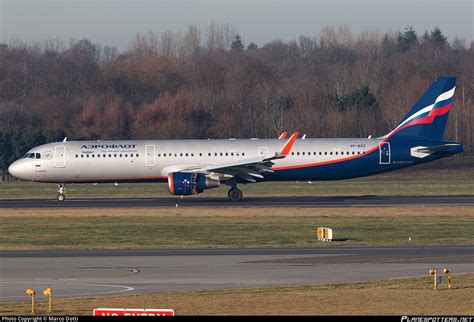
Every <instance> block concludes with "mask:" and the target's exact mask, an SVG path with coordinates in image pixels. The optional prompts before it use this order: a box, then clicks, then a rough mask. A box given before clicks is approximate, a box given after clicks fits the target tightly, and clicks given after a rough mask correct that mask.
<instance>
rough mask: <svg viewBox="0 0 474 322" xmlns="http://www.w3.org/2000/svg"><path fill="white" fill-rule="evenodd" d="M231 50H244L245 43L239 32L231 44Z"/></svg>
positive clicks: (236, 51)
mask: <svg viewBox="0 0 474 322" xmlns="http://www.w3.org/2000/svg"><path fill="white" fill-rule="evenodd" d="M231 51H232V52H234V53H242V52H243V51H244V45H243V44H242V39H241V38H240V36H239V35H238V34H237V35H235V39H234V41H233V42H232V45H231Z"/></svg>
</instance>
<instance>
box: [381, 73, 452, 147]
mask: <svg viewBox="0 0 474 322" xmlns="http://www.w3.org/2000/svg"><path fill="white" fill-rule="evenodd" d="M455 89H456V78H455V77H442V78H438V79H437V80H436V81H435V82H434V83H433V84H431V86H430V87H429V88H428V90H427V91H426V93H425V94H424V95H423V96H422V97H421V98H420V99H419V100H418V102H417V103H416V104H415V105H414V106H413V108H412V109H411V111H410V112H408V114H407V115H406V116H405V118H404V119H403V120H402V122H401V123H400V124H399V125H398V126H397V127H396V128H395V129H394V130H393V131H392V132H390V133H389V134H387V137H386V139H389V138H391V137H392V138H394V139H395V138H425V139H428V140H441V139H442V138H443V135H444V130H445V128H446V122H447V120H448V114H449V110H450V109H451V104H452V101H453V97H454V90H455Z"/></svg>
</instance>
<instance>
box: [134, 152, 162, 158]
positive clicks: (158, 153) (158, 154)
mask: <svg viewBox="0 0 474 322" xmlns="http://www.w3.org/2000/svg"><path fill="white" fill-rule="evenodd" d="M158 156H160V154H159V153H158ZM125 157H126V158H128V154H125Z"/></svg>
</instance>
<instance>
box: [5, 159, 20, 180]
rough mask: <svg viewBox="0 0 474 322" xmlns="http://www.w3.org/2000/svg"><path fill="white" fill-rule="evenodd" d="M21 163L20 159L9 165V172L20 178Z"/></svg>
mask: <svg viewBox="0 0 474 322" xmlns="http://www.w3.org/2000/svg"><path fill="white" fill-rule="evenodd" d="M20 167H21V166H20V165H19V164H18V161H15V162H13V163H12V164H11V165H10V166H9V167H8V172H9V173H10V174H11V175H12V176H14V177H17V178H20V172H21V171H20Z"/></svg>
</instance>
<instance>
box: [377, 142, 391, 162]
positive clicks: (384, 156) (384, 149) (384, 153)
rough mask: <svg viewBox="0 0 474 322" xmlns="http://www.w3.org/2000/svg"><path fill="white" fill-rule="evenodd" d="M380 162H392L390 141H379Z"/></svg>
mask: <svg viewBox="0 0 474 322" xmlns="http://www.w3.org/2000/svg"><path fill="white" fill-rule="evenodd" d="M379 155H380V159H379V163H380V164H390V143H388V142H382V143H379Z"/></svg>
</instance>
